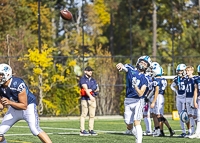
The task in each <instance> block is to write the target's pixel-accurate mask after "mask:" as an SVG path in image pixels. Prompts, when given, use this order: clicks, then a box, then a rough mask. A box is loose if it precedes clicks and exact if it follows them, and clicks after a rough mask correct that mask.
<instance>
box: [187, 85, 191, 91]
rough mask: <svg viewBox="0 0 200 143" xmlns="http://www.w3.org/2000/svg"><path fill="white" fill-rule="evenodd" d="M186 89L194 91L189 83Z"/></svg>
mask: <svg viewBox="0 0 200 143" xmlns="http://www.w3.org/2000/svg"><path fill="white" fill-rule="evenodd" d="M186 90H187V92H192V85H191V84H188V85H187V89H186Z"/></svg>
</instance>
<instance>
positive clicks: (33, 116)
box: [23, 103, 52, 143]
mask: <svg viewBox="0 0 200 143" xmlns="http://www.w3.org/2000/svg"><path fill="white" fill-rule="evenodd" d="M23 119H24V120H25V121H26V122H27V123H28V126H29V128H30V130H31V132H32V134H33V135H34V136H38V137H39V139H40V140H41V141H42V142H43V143H52V141H51V139H50V138H49V136H48V135H47V134H46V133H45V132H44V131H43V130H42V129H41V128H40V126H39V117H38V113H37V106H36V104H34V103H31V104H29V105H28V106H27V109H26V110H23Z"/></svg>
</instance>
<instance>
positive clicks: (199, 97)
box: [189, 65, 200, 138]
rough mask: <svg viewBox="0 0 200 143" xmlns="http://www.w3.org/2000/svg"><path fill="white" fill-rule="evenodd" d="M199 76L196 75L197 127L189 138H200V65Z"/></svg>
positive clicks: (195, 104) (199, 67)
mask: <svg viewBox="0 0 200 143" xmlns="http://www.w3.org/2000/svg"><path fill="white" fill-rule="evenodd" d="M197 73H198V76H196V77H195V89H194V100H193V102H194V103H193V104H194V107H195V108H196V109H197V127H196V132H195V134H193V135H191V136H189V138H200V65H199V66H198V67H197Z"/></svg>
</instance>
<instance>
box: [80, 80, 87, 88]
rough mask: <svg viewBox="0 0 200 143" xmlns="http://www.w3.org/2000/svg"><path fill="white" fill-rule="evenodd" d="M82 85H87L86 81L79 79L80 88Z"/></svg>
mask: <svg viewBox="0 0 200 143" xmlns="http://www.w3.org/2000/svg"><path fill="white" fill-rule="evenodd" d="M82 84H87V83H86V80H85V79H84V78H81V80H80V86H82Z"/></svg>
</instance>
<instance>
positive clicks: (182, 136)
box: [178, 133, 186, 138]
mask: <svg viewBox="0 0 200 143" xmlns="http://www.w3.org/2000/svg"><path fill="white" fill-rule="evenodd" d="M185 136H186V133H182V134H181V135H179V136H178V137H179V138H184V137H185Z"/></svg>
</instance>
